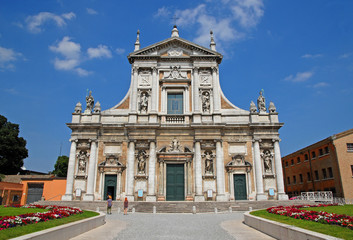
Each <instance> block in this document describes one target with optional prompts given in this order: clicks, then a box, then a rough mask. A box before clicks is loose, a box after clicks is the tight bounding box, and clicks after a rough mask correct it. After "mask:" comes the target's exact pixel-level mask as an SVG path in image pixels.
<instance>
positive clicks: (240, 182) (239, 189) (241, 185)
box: [233, 174, 247, 200]
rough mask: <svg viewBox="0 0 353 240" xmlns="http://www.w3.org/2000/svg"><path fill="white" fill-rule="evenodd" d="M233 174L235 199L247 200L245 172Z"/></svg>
mask: <svg viewBox="0 0 353 240" xmlns="http://www.w3.org/2000/svg"><path fill="white" fill-rule="evenodd" d="M233 176H234V198H235V200H247V194H246V177H245V174H234V175H233Z"/></svg>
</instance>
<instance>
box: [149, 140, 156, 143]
mask: <svg viewBox="0 0 353 240" xmlns="http://www.w3.org/2000/svg"><path fill="white" fill-rule="evenodd" d="M156 142H157V141H156V139H148V143H156Z"/></svg>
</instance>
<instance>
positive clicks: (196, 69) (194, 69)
mask: <svg viewBox="0 0 353 240" xmlns="http://www.w3.org/2000/svg"><path fill="white" fill-rule="evenodd" d="M192 70H193V71H194V72H195V73H199V70H200V67H193V68H192Z"/></svg>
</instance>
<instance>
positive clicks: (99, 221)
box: [12, 213, 105, 240]
mask: <svg viewBox="0 0 353 240" xmlns="http://www.w3.org/2000/svg"><path fill="white" fill-rule="evenodd" d="M104 224H105V214H104V213H100V215H99V216H95V217H91V218H87V219H83V220H80V221H76V222H72V223H68V224H64V225H60V226H57V227H53V228H48V229H46V230H43V231H39V232H35V233H30V234H27V235H23V236H21V237H17V238H12V239H13V240H24V239H35V240H47V239H50V240H63V239H70V238H73V237H76V236H78V235H80V234H82V233H85V232H87V231H90V230H92V229H94V228H96V227H100V226H102V225H104Z"/></svg>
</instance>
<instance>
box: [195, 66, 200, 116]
mask: <svg viewBox="0 0 353 240" xmlns="http://www.w3.org/2000/svg"><path fill="white" fill-rule="evenodd" d="M193 70H194V79H193V96H194V97H193V102H194V104H193V111H194V113H199V112H200V105H199V68H198V67H194V69H193Z"/></svg>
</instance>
